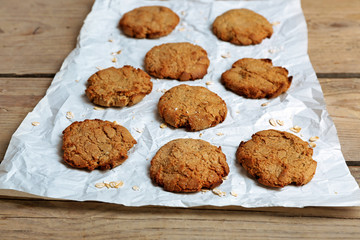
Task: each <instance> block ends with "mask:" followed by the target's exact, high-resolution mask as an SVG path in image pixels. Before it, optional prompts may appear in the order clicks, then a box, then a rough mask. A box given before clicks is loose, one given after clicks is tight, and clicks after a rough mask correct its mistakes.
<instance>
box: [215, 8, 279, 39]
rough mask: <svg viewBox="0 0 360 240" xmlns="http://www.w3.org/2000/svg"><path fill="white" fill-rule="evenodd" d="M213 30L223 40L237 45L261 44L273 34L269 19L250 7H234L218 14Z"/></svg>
mask: <svg viewBox="0 0 360 240" xmlns="http://www.w3.org/2000/svg"><path fill="white" fill-rule="evenodd" d="M213 32H214V34H215V35H216V36H217V37H218V38H219V39H221V40H224V41H227V42H231V43H233V44H237V45H254V44H259V43H261V42H262V40H263V39H265V38H270V37H271V35H272V34H273V28H272V25H271V24H270V23H269V21H268V20H267V19H266V18H264V17H263V16H261V15H260V14H257V13H255V12H253V11H251V10H249V9H246V8H241V9H232V10H229V11H227V12H225V13H223V14H222V15H220V16H218V17H217V18H216V19H215V21H214V23H213Z"/></svg>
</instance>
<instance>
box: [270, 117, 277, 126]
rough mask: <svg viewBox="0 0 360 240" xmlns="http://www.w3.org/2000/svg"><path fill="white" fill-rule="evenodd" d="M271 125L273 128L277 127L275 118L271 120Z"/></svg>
mask: <svg viewBox="0 0 360 240" xmlns="http://www.w3.org/2000/svg"><path fill="white" fill-rule="evenodd" d="M269 123H270V125H271V126H274V127H276V126H277V124H276V122H275V120H274V119H273V118H271V119H270V120H269Z"/></svg>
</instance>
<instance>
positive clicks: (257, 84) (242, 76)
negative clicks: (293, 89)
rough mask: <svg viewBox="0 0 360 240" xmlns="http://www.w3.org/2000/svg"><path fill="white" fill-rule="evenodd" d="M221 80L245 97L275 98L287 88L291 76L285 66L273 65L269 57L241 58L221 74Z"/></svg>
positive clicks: (227, 86)
mask: <svg viewBox="0 0 360 240" xmlns="http://www.w3.org/2000/svg"><path fill="white" fill-rule="evenodd" d="M221 81H222V83H223V84H224V85H225V87H226V88H228V89H230V90H231V91H233V92H235V93H237V94H239V95H241V96H243V97H246V98H255V99H256V98H275V97H277V96H279V95H280V94H282V93H284V92H286V91H287V90H288V88H289V87H290V85H291V81H292V76H290V77H288V70H286V69H285V68H283V67H274V66H273V65H272V61H271V60H270V59H253V58H243V59H240V60H238V61H236V62H235V63H234V64H233V65H232V68H231V69H230V70H228V71H226V72H224V73H223V74H222V75H221Z"/></svg>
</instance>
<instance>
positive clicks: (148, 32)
mask: <svg viewBox="0 0 360 240" xmlns="http://www.w3.org/2000/svg"><path fill="white" fill-rule="evenodd" d="M179 20H180V18H179V16H178V15H177V14H176V13H174V12H173V11H172V10H171V9H169V8H167V7H163V6H146V7H139V8H135V9H133V10H131V11H130V12H127V13H125V14H124V16H123V17H122V18H121V20H120V23H119V25H120V28H121V30H122V31H123V32H124V33H125V34H126V35H128V36H130V37H133V38H159V37H163V36H166V35H168V34H170V33H171V32H172V31H173V30H174V28H175V27H176V25H178V23H179Z"/></svg>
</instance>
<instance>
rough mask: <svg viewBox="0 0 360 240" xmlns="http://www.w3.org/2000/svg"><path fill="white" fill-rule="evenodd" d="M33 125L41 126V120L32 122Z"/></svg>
mask: <svg viewBox="0 0 360 240" xmlns="http://www.w3.org/2000/svg"><path fill="white" fill-rule="evenodd" d="M31 125H33V126H39V125H40V123H39V122H32V123H31Z"/></svg>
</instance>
